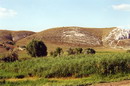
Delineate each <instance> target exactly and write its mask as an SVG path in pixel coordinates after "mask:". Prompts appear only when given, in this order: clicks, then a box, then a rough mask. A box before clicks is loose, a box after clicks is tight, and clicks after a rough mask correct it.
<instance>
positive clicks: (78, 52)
mask: <svg viewBox="0 0 130 86" xmlns="http://www.w3.org/2000/svg"><path fill="white" fill-rule="evenodd" d="M82 51H83V49H82V48H75V52H76V54H81V53H82Z"/></svg>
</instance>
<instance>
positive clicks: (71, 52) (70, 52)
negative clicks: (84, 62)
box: [67, 48, 75, 55]
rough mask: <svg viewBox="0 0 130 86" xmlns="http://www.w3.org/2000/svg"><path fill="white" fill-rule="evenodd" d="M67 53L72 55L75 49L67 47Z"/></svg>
mask: <svg viewBox="0 0 130 86" xmlns="http://www.w3.org/2000/svg"><path fill="white" fill-rule="evenodd" d="M67 53H68V55H73V54H75V51H74V49H72V48H69V49H68V50H67Z"/></svg>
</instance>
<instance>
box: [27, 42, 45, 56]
mask: <svg viewBox="0 0 130 86" xmlns="http://www.w3.org/2000/svg"><path fill="white" fill-rule="evenodd" d="M26 49H27V52H28V54H30V55H31V56H32V57H42V56H47V47H46V45H45V44H44V43H43V42H42V41H38V40H32V41H31V42H30V43H29V44H28V45H27V48H26Z"/></svg>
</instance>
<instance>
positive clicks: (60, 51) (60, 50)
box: [56, 47, 63, 56]
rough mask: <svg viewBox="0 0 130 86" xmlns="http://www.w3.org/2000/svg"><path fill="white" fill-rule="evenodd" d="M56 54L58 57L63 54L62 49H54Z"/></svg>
mask: <svg viewBox="0 0 130 86" xmlns="http://www.w3.org/2000/svg"><path fill="white" fill-rule="evenodd" d="M56 53H57V54H58V55H59V56H60V55H61V53H63V50H62V48H60V47H57V48H56Z"/></svg>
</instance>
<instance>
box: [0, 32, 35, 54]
mask: <svg viewBox="0 0 130 86" xmlns="http://www.w3.org/2000/svg"><path fill="white" fill-rule="evenodd" d="M32 34H35V32H32V31H9V30H0V52H5V51H6V50H8V49H9V48H10V49H13V48H14V47H15V44H16V43H17V41H18V40H21V39H23V38H25V37H27V36H30V35H32Z"/></svg>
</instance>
